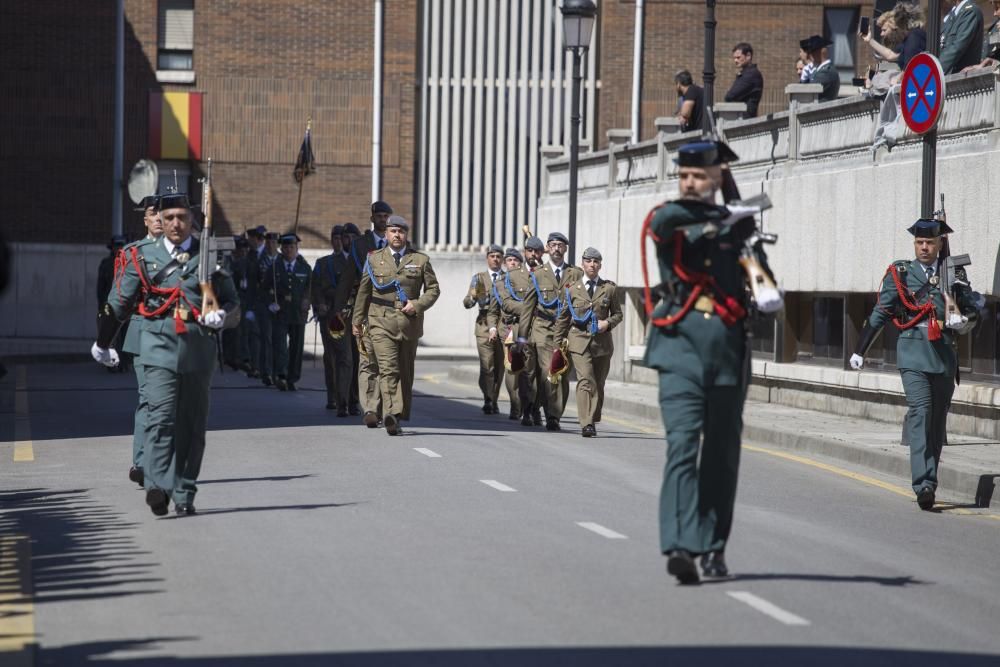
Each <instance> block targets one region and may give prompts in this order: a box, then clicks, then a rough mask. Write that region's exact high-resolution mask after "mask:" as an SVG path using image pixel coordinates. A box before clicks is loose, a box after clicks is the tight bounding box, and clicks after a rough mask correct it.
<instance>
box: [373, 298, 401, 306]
mask: <svg viewBox="0 0 1000 667" xmlns="http://www.w3.org/2000/svg"><path fill="white" fill-rule="evenodd" d="M372 303H377V304H378V305H380V306H385V307H386V308H395V307H396V301H395V300H394V299H393V300H389V299H380V298H379V297H377V296H373V297H372Z"/></svg>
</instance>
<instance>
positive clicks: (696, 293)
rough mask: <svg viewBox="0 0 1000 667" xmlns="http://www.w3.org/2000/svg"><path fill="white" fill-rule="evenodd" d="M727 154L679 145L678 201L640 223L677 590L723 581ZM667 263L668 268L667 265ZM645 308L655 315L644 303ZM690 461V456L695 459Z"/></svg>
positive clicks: (740, 373) (731, 365)
mask: <svg viewBox="0 0 1000 667" xmlns="http://www.w3.org/2000/svg"><path fill="white" fill-rule="evenodd" d="M735 159H736V155H735V154H734V153H733V152H732V151H731V150H730V149H729V147H728V146H726V145H725V144H724V143H722V142H719V141H698V142H694V143H689V144H685V145H683V146H681V147H680V148H679V150H678V156H677V158H676V160H675V162H676V163H677V165H678V170H679V190H680V198H679V199H677V200H674V201H668V202H666V203H664V204H663V205H661V206H659V207H657V208H656V209H654V210H653V212H651V213H650V216H649V217H648V218H647V223H646V226H645V227H644V236H645V235H646V234H649V235H650V236H651V238H652V239H653V241H654V242H655V244H656V256H657V260H658V264H659V269H660V278H661V282H660V288H659V290H658V291H659V292H660V296H661V299H660V300H659V302H658V303H655V302H654V301H653V297H652V293H651V291H648V290H649V288H648V286H647V292H646V300H647V302H648V303H650V304H651V306H650V308H651V311H652V312H651V313H650V331H649V337H648V339H647V342H646V355H645V358H644V364H645V365H646V367H648V368H651V369H653V370H656V371H658V372H659V397H660V409H661V412H662V417H663V422H664V425H665V428H666V436H667V437H666V439H667V463H666V467H665V469H664V476H663V485H662V489H661V492H660V547H661V551H662V552H663V554H664V555H666V556H667V572H668V573H669V574H671V575H673V576H674V577H676V578H677V580H678V581H679V582H680V583H681V584H694V583H697V582H698V581H699V575H698V569H697V567H696V564H695V561H694V558H695V557H696V556H699V555H700V556H701V566H702V572H703V574H704V575H705V576H706V577H724V576H726V575H727V574H728V569H727V567H726V563H725V558H724V551H725V548H726V543H727V541H728V539H729V532H730V529H731V527H732V521H733V506H734V503H735V500H736V481H737V475H738V472H739V454H740V438H741V432H742V430H743V402H744V399H745V397H746V380H747V377H748V375H747V369H748V364H749V363H750V357H749V350H750V348H749V343H748V333H747V331H748V322H747V297H746V292H747V279H746V275H745V273H744V271H743V268H742V267H741V265H740V261H739V260H740V250H741V249H742V248H743V247H744V245H745V241H746V239H747V238H749V237H750V236H751V235H752V234H753V231H754V228H755V222H754V220H753V218H752V217H747V215H746V213H745V212H742V213H736V212H731V211H730V210H729V209H728V208H727V207H725V206H720V205H718V204H717V203H716V197H717V194H718V192H719V190H720V188H721V187H722V184H723V180H724V174H723V169H728V165H727V164H726V163H728V162H733V161H735ZM678 258H679V260H678ZM653 303H655V308H652V304H653ZM699 451H700V456H699Z"/></svg>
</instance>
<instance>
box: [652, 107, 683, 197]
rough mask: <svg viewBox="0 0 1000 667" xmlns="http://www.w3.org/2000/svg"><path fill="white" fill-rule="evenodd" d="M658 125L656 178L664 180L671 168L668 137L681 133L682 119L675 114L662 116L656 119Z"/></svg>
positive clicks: (658, 180) (659, 180)
mask: <svg viewBox="0 0 1000 667" xmlns="http://www.w3.org/2000/svg"><path fill="white" fill-rule="evenodd" d="M655 125H656V180H657V182H663V181H665V180H667V173H668V168H669V162H667V160H668V159H669V156H668V155H667V145H666V142H667V139H669V138H670V137H671V136H672V135H675V134H680V133H681V121H679V120H678V119H676V118H674V117H673V116H661V117H660V118H657V119H656V121H655Z"/></svg>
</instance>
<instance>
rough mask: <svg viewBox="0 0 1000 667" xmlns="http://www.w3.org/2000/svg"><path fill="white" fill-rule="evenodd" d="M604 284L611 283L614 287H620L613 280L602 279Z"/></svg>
mask: <svg viewBox="0 0 1000 667" xmlns="http://www.w3.org/2000/svg"><path fill="white" fill-rule="evenodd" d="M601 284H602V285H611V286H612V287H618V285H617V284H616V283H615V281H613V280H602V281H601Z"/></svg>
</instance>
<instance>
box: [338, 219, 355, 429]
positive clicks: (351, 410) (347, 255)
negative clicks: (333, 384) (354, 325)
mask: <svg viewBox="0 0 1000 667" xmlns="http://www.w3.org/2000/svg"><path fill="white" fill-rule="evenodd" d="M360 236H361V230H360V229H358V226H357V225H355V224H354V223H353V222H349V223H347V224H346V225H344V233H343V234H342V236H341V241H342V245H343V250H342V251H341V252H342V253H343V255H344V260H345V261H346V262H348V264H350V263H353V261H354V260H353V259H352V257H351V244H353V243H354V241H356V240H357V239H358V238H359V237H360ZM349 268H350V267H349V266H345V267H344V273H345V274H346V273H347V271H348V269H349ZM344 280H347V278H344ZM338 287H339V285H338ZM355 293H356V292H355ZM335 303H336V302H335ZM341 317H342V318H343V320H344V323H345V324H346V325H347V327H346V333H345V335H344V338H346V339H348V340H349V343H348V347H349V348H350V350H351V393H350V397H349V399H348V404H347V413H348V414H349V415H351V416H353V417H356V416H357V415H360V414H361V398H360V397H359V395H358V394H359V392H358V373H359V371H360V368H359V366H360V359H359V358H358V357H360V356H361V355H359V354H358V345H357V339H355V338H354V332H353V331H351V326H350V323H351V312H350V309H347V310H346V312H342V313H341Z"/></svg>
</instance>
